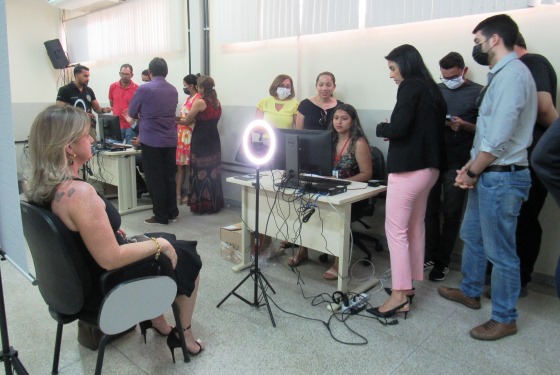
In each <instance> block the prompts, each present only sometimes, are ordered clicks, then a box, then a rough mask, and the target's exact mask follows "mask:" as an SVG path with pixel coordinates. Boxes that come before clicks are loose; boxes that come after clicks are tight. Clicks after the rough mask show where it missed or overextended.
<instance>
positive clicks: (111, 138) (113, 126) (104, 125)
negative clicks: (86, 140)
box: [97, 115, 123, 145]
mask: <svg viewBox="0 0 560 375" xmlns="http://www.w3.org/2000/svg"><path fill="white" fill-rule="evenodd" d="M97 122H98V124H99V140H100V141H101V143H102V144H104V145H105V144H108V143H115V142H118V143H122V142H123V137H122V133H121V123H120V120H119V116H114V115H99V116H98V121H97Z"/></svg>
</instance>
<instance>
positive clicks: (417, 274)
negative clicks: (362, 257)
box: [385, 168, 439, 290]
mask: <svg viewBox="0 0 560 375" xmlns="http://www.w3.org/2000/svg"><path fill="white" fill-rule="evenodd" d="M438 176H439V170H438V169H434V168H426V169H421V170H418V171H413V172H404V173H391V174H389V180H388V185H387V201H386V206H385V207H386V208H385V233H386V235H387V243H388V245H389V252H390V253H391V275H392V284H393V285H392V288H393V289H394V290H408V289H412V280H413V279H414V280H423V279H424V250H425V242H424V241H425V240H424V238H425V226H424V217H425V216H426V204H427V202H428V194H429V193H430V190H431V189H432V187H433V186H434V184H435V183H436V180H437V179H438Z"/></svg>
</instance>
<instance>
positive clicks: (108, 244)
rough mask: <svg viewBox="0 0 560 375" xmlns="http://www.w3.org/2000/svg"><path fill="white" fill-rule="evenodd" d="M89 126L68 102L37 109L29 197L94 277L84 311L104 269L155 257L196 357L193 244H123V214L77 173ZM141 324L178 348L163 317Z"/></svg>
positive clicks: (94, 305) (96, 296)
mask: <svg viewBox="0 0 560 375" xmlns="http://www.w3.org/2000/svg"><path fill="white" fill-rule="evenodd" d="M90 124H91V121H90V119H89V117H88V116H87V114H86V113H85V112H84V111H82V110H80V109H77V108H75V107H71V106H57V105H54V106H50V107H48V108H46V109H45V110H44V111H42V112H41V113H39V115H38V116H37V118H36V119H35V121H34V123H33V126H32V128H31V132H30V136H29V153H30V173H29V179H28V183H27V190H26V195H27V198H28V199H29V201H30V202H32V203H34V204H36V205H40V206H43V207H44V208H46V209H49V210H51V211H52V212H53V213H54V214H55V215H56V216H58V217H59V218H60V219H61V220H62V222H63V223H64V224H65V225H66V227H67V228H68V229H69V231H70V232H71V233H72V235H73V236H74V238H75V239H76V244H77V246H78V248H79V249H80V251H81V252H82V256H83V257H84V259H85V261H86V264H87V265H88V269H89V271H90V274H91V276H92V286H93V287H92V289H93V290H92V293H91V295H90V297H89V299H88V300H87V301H85V308H86V309H91V310H92V311H95V310H96V309H98V308H99V306H100V303H101V301H102V298H103V295H102V293H101V290H100V285H99V284H100V283H99V277H100V275H101V274H102V273H103V272H105V270H113V269H117V268H120V267H123V266H126V265H129V264H131V263H134V262H136V261H139V260H142V259H145V258H147V257H150V256H154V257H155V258H156V259H157V262H158V263H159V264H160V265H161V268H162V269H163V270H164V271H163V273H164V274H166V275H168V276H170V277H172V278H173V279H174V280H175V281H176V282H177V289H178V290H177V298H176V302H177V304H178V305H179V310H180V319H181V324H182V326H183V327H184V332H181V334H184V335H185V340H186V343H187V349H188V350H189V352H191V354H194V355H196V354H198V353H200V352H201V351H202V350H203V349H204V345H203V344H202V343H201V342H200V340H196V339H195V336H194V334H193V329H192V327H191V323H192V315H193V311H194V306H195V301H196V295H197V291H198V283H199V279H200V277H199V270H200V267H201V266H202V263H201V261H200V257H199V256H198V254H197V253H196V248H195V246H194V245H193V243H192V242H188V241H172V242H170V241H168V240H166V239H164V238H157V239H155V238H154V239H153V240H151V241H150V240H148V241H145V242H134V243H126V242H127V241H126V240H125V238H124V237H123V236H122V235H121V233H120V232H119V227H120V224H121V218H120V216H119V213H118V211H117V210H116V208H115V207H114V206H113V205H112V204H111V203H110V202H108V201H107V200H106V199H105V197H103V196H102V195H99V194H97V192H96V191H95V189H94V188H93V186H91V185H90V184H88V183H87V182H84V181H83V180H81V179H80V177H79V175H80V174H79V172H80V168H82V166H83V165H84V163H86V162H87V161H88V160H90V159H91V157H92V153H91V145H92V143H93V138H92V137H91V136H90V135H89V129H90V127H91V125H90ZM160 254H161V256H160ZM131 276H133V277H134V278H135V277H139V276H145V275H131ZM123 281H124V280H123ZM141 327H142V331H144V332H145V330H146V328H153V329H154V330H155V331H156V332H158V333H159V334H161V335H165V336H168V340H167V343H168V346H169V348H170V349H171V351H172V352H173V350H174V349H175V348H176V347H180V343H179V338H178V336H177V334H178V333H177V332H176V331H175V330H173V329H172V327H170V326H169V325H168V324H167V322H166V321H165V318H164V317H163V316H159V317H157V318H154V319H152V320H151V321H146V322H142V323H141Z"/></svg>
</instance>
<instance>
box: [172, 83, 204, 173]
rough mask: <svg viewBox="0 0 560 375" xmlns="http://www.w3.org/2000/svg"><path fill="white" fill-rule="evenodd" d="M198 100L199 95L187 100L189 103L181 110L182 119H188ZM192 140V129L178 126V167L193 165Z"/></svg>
mask: <svg viewBox="0 0 560 375" xmlns="http://www.w3.org/2000/svg"><path fill="white" fill-rule="evenodd" d="M198 98H200V94H199V93H196V94H195V95H193V96H189V97H188V98H187V101H186V102H185V104H183V106H182V107H181V110H180V111H179V113H180V116H181V119H184V118H185V117H187V113H189V112H190V110H191V108H192V105H193V103H194V101H195V100H196V99H198ZM191 138H192V130H191V127H190V126H187V125H180V124H177V153H176V157H175V159H176V162H177V163H176V164H177V165H190V164H191Z"/></svg>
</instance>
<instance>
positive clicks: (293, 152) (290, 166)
mask: <svg viewBox="0 0 560 375" xmlns="http://www.w3.org/2000/svg"><path fill="white" fill-rule="evenodd" d="M285 147H286V177H285V179H284V182H285V184H286V185H290V186H293V187H298V188H299V143H298V136H297V135H295V134H288V135H286V144H285Z"/></svg>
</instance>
